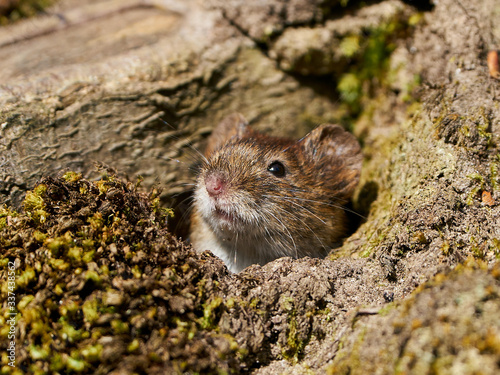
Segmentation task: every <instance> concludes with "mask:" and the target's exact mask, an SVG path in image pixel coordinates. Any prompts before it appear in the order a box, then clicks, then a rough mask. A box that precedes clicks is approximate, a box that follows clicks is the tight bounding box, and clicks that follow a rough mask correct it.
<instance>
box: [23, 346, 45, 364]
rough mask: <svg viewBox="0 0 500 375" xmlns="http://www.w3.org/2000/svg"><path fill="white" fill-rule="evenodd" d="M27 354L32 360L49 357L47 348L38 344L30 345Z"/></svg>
mask: <svg viewBox="0 0 500 375" xmlns="http://www.w3.org/2000/svg"><path fill="white" fill-rule="evenodd" d="M28 350H29V354H30V357H31V359H32V360H33V361H38V360H40V359H47V358H48V357H49V352H48V350H46V349H44V348H42V347H40V346H38V345H30V347H29V349H28Z"/></svg>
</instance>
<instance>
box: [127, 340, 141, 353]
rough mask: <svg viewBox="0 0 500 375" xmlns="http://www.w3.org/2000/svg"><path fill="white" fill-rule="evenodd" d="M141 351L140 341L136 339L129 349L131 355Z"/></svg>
mask: <svg viewBox="0 0 500 375" xmlns="http://www.w3.org/2000/svg"><path fill="white" fill-rule="evenodd" d="M138 349H139V340H137V339H134V340H133V341H132V342H131V343H130V344H129V345H128V347H127V351H128V352H129V353H134V352H136V351H137V350H138Z"/></svg>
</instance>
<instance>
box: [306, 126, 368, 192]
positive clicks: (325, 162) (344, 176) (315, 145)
mask: <svg viewBox="0 0 500 375" xmlns="http://www.w3.org/2000/svg"><path fill="white" fill-rule="evenodd" d="M300 142H301V143H302V144H303V147H304V149H305V151H306V153H308V154H309V155H311V157H312V158H313V160H315V162H316V163H317V166H318V168H319V169H320V170H322V171H324V172H325V175H327V176H329V177H330V178H335V179H338V180H342V181H344V182H345V183H344V184H339V190H340V193H341V195H343V196H345V197H350V196H351V195H352V193H353V192H354V189H355V188H356V186H357V184H358V182H359V176H360V174H361V164H362V162H363V154H362V153H361V146H360V145H359V142H358V140H357V139H356V137H354V136H353V135H352V134H351V133H349V132H347V131H345V130H344V129H343V128H342V127H341V126H339V125H331V124H323V125H320V126H318V127H317V128H316V129H314V130H313V131H312V132H310V133H309V134H307V135H306V136H305V137H304V138H302V139H301V140H300Z"/></svg>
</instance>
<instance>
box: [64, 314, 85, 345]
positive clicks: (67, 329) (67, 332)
mask: <svg viewBox="0 0 500 375" xmlns="http://www.w3.org/2000/svg"><path fill="white" fill-rule="evenodd" d="M59 322H60V323H61V329H60V330H59V335H60V336H61V337H62V339H63V340H68V342H70V343H74V342H77V341H79V340H81V339H82V330H80V329H75V328H74V327H73V326H72V325H71V324H69V323H67V322H66V320H64V319H61V320H59Z"/></svg>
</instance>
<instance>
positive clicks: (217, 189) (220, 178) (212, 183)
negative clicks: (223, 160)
mask: <svg viewBox="0 0 500 375" xmlns="http://www.w3.org/2000/svg"><path fill="white" fill-rule="evenodd" d="M226 187H227V177H226V176H225V175H224V174H223V173H220V172H211V173H209V174H208V175H207V176H205V188H206V189H207V192H208V195H209V196H210V197H211V198H214V199H215V198H217V197H218V196H221V195H224V194H225V193H226V191H227V188H226Z"/></svg>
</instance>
